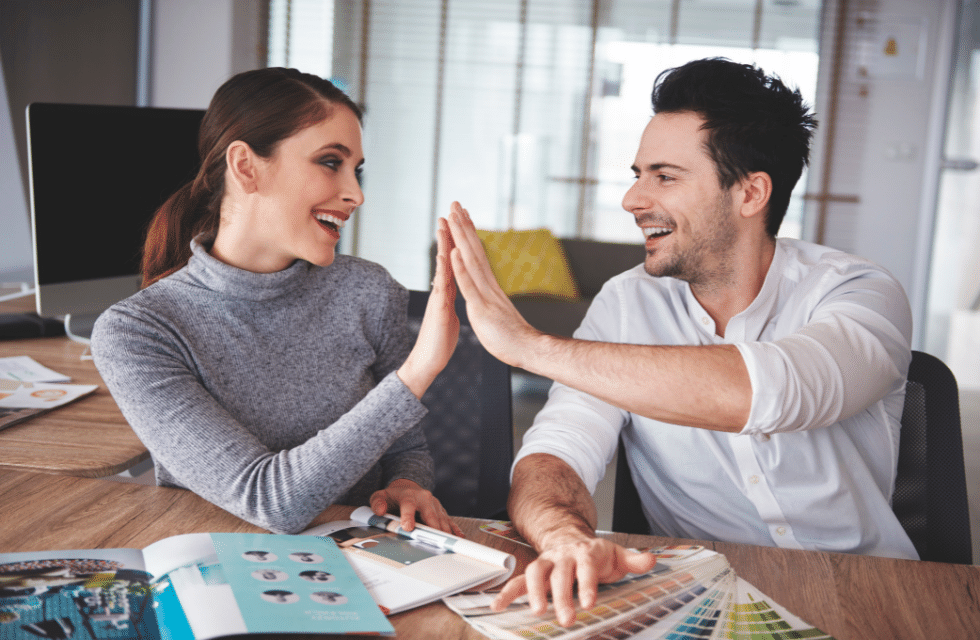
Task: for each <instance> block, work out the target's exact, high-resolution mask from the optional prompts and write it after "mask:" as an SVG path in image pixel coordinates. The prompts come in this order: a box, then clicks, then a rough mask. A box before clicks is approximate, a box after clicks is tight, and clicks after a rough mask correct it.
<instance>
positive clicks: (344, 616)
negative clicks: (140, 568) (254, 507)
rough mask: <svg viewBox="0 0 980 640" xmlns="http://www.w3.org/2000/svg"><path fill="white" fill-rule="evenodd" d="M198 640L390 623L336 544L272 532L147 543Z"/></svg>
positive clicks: (381, 630) (150, 561)
mask: <svg viewBox="0 0 980 640" xmlns="http://www.w3.org/2000/svg"><path fill="white" fill-rule="evenodd" d="M144 559H145V562H146V567H147V570H148V571H150V572H151V573H152V574H153V576H154V578H155V580H156V581H158V582H159V583H161V584H169V585H171V586H172V588H173V592H174V594H175V595H176V598H177V599H178V600H179V602H180V604H181V607H182V609H183V613H184V615H185V616H186V620H187V625H188V626H189V628H190V630H191V631H192V632H193V636H194V638H196V640H207V639H208V638H216V637H220V636H227V635H233V634H245V633H272V634H284V633H334V634H342V633H373V634H383V635H392V634H394V628H393V627H392V626H391V624H390V623H389V622H388V621H387V619H386V618H385V617H384V615H383V613H382V612H381V610H380V609H379V608H378V606H377V605H376V604H375V603H374V600H373V599H372V598H371V596H370V594H369V593H368V591H367V589H366V588H365V587H364V585H363V584H362V583H361V581H360V580H359V578H358V577H357V575H356V573H355V572H354V570H353V568H352V567H351V565H350V563H349V562H348V561H347V560H346V558H345V557H344V554H343V553H342V552H341V551H340V549H339V548H338V547H337V545H336V544H334V543H333V542H332V541H330V540H323V539H320V538H306V537H298V536H282V535H274V534H236V533H213V534H188V535H184V536H175V537H172V538H167V539H165V540H162V541H160V542H157V543H155V544H153V545H150V546H149V547H147V548H146V549H144Z"/></svg>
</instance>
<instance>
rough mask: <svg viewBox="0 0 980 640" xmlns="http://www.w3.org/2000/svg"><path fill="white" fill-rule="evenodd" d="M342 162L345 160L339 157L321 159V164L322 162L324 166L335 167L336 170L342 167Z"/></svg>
mask: <svg viewBox="0 0 980 640" xmlns="http://www.w3.org/2000/svg"><path fill="white" fill-rule="evenodd" d="M341 162H343V161H342V160H340V159H339V158H323V159H322V160H320V164H322V165H323V166H324V167H328V168H330V169H333V170H334V171H336V170H337V169H339V168H340V163H341Z"/></svg>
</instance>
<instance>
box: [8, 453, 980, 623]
mask: <svg viewBox="0 0 980 640" xmlns="http://www.w3.org/2000/svg"><path fill="white" fill-rule="evenodd" d="M350 512H351V508H350V507H341V506H334V507H330V508H329V509H328V510H327V511H325V512H324V513H323V514H321V516H320V517H319V518H317V520H316V521H315V523H317V524H319V523H322V522H329V521H331V520H343V519H347V516H348V514H349V513H350ZM0 514H2V515H0V518H2V526H0V552H13V551H40V550H48V549H87V548H96V547H99V548H117V547H123V548H142V547H145V546H146V545H148V544H150V543H152V542H155V541H156V540H159V539H161V538H164V537H166V536H170V535H176V534H181V533H194V532H212V531H228V532H259V531H261V529H259V528H257V527H255V526H253V525H250V524H248V523H246V522H244V521H243V520H240V519H238V518H236V517H235V516H232V515H231V514H229V513H227V512H225V511H222V510H221V509H219V508H217V507H215V506H214V505H212V504H210V503H208V502H206V501H205V500H203V499H202V498H200V497H198V496H197V495H195V494H193V493H191V492H189V491H182V490H179V489H166V488H162V487H148V486H144V485H136V484H124V483H119V482H112V481H107V480H92V479H87V478H73V477H68V476H56V475H44V474H36V473H24V472H12V471H0ZM456 520H457V522H459V524H460V526H461V527H462V528H463V530H464V531H465V532H466V535H467V536H468V537H469V538H470V539H473V540H476V541H477V542H481V543H483V544H487V545H488V546H492V547H495V548H498V549H504V550H506V551H508V552H510V553H513V554H514V555H515V556H516V557H517V559H518V561H519V562H520V567H519V570H523V567H524V566H525V564H526V563H527V562H528V561H530V560H531V558H532V554H531V552H530V550H528V549H526V548H525V547H523V546H520V545H517V544H514V543H511V542H509V541H507V540H503V539H501V538H496V537H493V536H490V535H487V534H485V533H483V532H482V531H480V530H479V528H478V526H479V522H480V521H478V520H472V519H468V518H457V519H456ZM612 537H613V538H614V539H615V540H616V541H617V542H620V543H622V544H626V545H629V546H634V547H643V546H649V545H651V544H663V543H666V542H669V540H668V539H666V538H656V537H653V536H635V535H626V534H613V536H612ZM701 544H704V545H705V546H707V547H709V548H713V549H715V550H717V551H719V552H721V553H723V554H725V555H726V556H727V557H728V560H729V562H730V563H731V565H732V567H733V568H734V569H735V571H736V573H738V574H739V575H740V576H742V577H743V578H745V579H746V580H748V581H749V582H751V583H752V584H753V585H755V586H756V587H757V588H759V589H760V590H761V591H762V592H764V593H765V594H766V595H767V596H769V597H771V598H772V599H773V600H775V601H776V602H778V603H780V604H781V605H783V606H785V607H786V608H787V609H789V611H791V612H792V613H794V614H796V615H798V616H799V617H801V618H803V619H804V620H806V621H807V622H809V623H810V624H813V625H816V626H817V627H820V628H821V629H822V630H823V631H825V632H827V633H829V634H831V635H833V636H834V637H835V638H837V640H852V639H853V640H878V639H880V640H901V639H905V638H910V639H919V638H922V639H926V638H928V639H933V638H942V639H943V640H945V639H947V638H949V639H950V640H953V639H956V640H959V639H961V638H963V639H965V638H980V567H973V566H961V565H947V564H939V563H932V562H913V561H909V560H890V559H885V558H870V557H862V556H850V555H844V554H833V553H817V552H811V551H788V550H781V549H770V548H767V547H754V546H749V545H736V544H723V543H710V542H709V543H704V542H702V543H701ZM391 622H392V624H393V625H394V626H395V629H396V630H397V631H398V637H399V638H408V639H411V640H415V639H422V638H439V639H443V638H465V639H472V638H482V637H483V636H482V635H480V634H479V633H477V632H476V631H474V630H473V629H472V628H471V627H469V626H468V625H467V624H466V623H465V622H463V620H462V619H461V618H460V617H458V616H457V615H456V614H454V613H452V612H451V611H450V610H449V609H447V608H446V607H445V606H444V605H442V604H441V603H434V604H430V605H427V606H425V607H420V608H418V609H414V610H412V611H406V612H404V613H400V614H398V615H395V616H392V617H391Z"/></svg>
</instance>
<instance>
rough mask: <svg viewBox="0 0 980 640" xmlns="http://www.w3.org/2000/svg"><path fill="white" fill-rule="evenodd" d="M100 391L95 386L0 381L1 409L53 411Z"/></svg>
mask: <svg viewBox="0 0 980 640" xmlns="http://www.w3.org/2000/svg"><path fill="white" fill-rule="evenodd" d="M96 389H98V386H96V385H94V384H48V383H45V382H28V383H24V384H19V383H17V382H10V381H6V380H3V381H0V409H53V408H54V407H60V406H61V405H63V404H68V403H69V402H71V401H72V400H75V399H76V398H80V397H82V396H84V395H85V394H87V393H92V392H93V391H95V390H96Z"/></svg>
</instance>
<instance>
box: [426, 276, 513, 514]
mask: <svg viewBox="0 0 980 640" xmlns="http://www.w3.org/2000/svg"><path fill="white" fill-rule="evenodd" d="M428 299H429V293H428V292H427V291H409V300H408V324H409V329H410V330H411V332H412V335H413V336H414V335H417V334H418V330H419V326H420V325H421V322H422V315H423V314H424V313H425V305H426V303H427V302H428ZM456 314H457V315H458V316H459V320H460V329H459V342H458V344H457V345H456V350H455V351H454V352H453V357H452V358H451V359H450V360H449V364H448V365H446V368H445V369H443V371H442V373H440V374H439V376H438V377H437V378H436V380H435V382H433V383H432V386H430V387H429V390H428V391H427V392H426V394H425V395H424V396H423V397H422V403H423V404H425V406H426V407H427V408H428V409H429V413H428V414H427V415H426V417H425V418H424V419H423V422H422V429H423V431H425V437H426V440H427V441H428V443H429V450H430V451H431V452H432V458H433V460H434V462H435V470H436V487H435V491H434V492H433V493H434V494H435V496H436V497H437V498H439V500H440V501H441V502H442V504H443V506H444V507H445V508H446V511H448V512H449V513H450V514H451V515H454V516H470V517H478V518H491V519H505V518H506V517H507V512H506V508H507V493H508V491H509V490H510V465H511V462H512V461H513V458H514V442H513V430H514V428H513V422H512V418H511V397H510V367H509V366H507V365H506V364H504V363H503V362H501V361H500V360H497V359H496V358H494V357H493V356H492V355H490V354H489V353H488V352H487V350H486V349H484V348H483V345H481V344H480V342H479V340H477V338H476V334H475V333H474V332H473V329H471V328H470V325H469V320H468V319H467V317H466V307H465V305H464V303H463V301H462V299H460V298H457V301H456Z"/></svg>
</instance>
